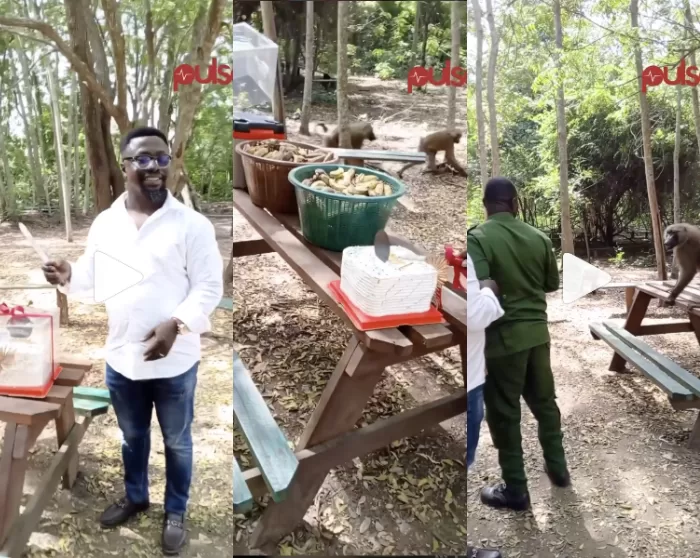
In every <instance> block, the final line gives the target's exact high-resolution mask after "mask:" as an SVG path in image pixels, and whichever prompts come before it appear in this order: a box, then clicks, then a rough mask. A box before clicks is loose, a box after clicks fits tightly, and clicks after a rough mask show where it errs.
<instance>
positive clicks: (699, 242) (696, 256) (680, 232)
mask: <svg viewBox="0 0 700 558" xmlns="http://www.w3.org/2000/svg"><path fill="white" fill-rule="evenodd" d="M664 247H665V248H666V250H673V261H674V264H675V265H677V266H678V270H679V275H678V280H677V281H676V285H675V286H674V287H673V289H672V290H671V294H670V295H669V297H668V299H667V300H666V303H665V305H666V306H673V305H674V304H675V302H676V298H677V297H678V295H680V294H681V293H682V292H683V289H685V288H686V287H687V286H688V284H689V283H690V282H691V281H692V280H693V278H694V277H695V274H696V273H697V272H698V267H700V228H698V227H696V226H695V225H690V224H688V223H678V224H676V225H669V226H668V227H666V230H665V231H664Z"/></svg>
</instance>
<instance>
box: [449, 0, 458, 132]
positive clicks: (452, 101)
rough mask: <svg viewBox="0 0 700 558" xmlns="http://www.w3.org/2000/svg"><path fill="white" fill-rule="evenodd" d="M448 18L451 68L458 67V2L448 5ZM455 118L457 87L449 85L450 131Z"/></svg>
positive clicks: (453, 125) (453, 127) (453, 126)
mask: <svg viewBox="0 0 700 558" xmlns="http://www.w3.org/2000/svg"><path fill="white" fill-rule="evenodd" d="M450 6H451V10H450V17H451V21H452V28H451V34H452V52H451V53H450V59H451V62H452V67H456V66H460V65H461V63H460V60H459V50H460V47H461V40H460V39H461V37H460V34H459V30H460V24H461V10H460V8H461V4H460V3H459V2H452V3H451V4H450ZM456 118H457V87H456V86H454V85H451V86H449V87H448V88H447V127H448V128H449V129H451V130H454V129H455V125H456V124H455V120H456Z"/></svg>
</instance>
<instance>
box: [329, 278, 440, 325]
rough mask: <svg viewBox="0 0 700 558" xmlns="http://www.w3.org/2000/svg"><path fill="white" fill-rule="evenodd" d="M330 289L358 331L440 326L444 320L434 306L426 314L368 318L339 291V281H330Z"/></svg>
mask: <svg viewBox="0 0 700 558" xmlns="http://www.w3.org/2000/svg"><path fill="white" fill-rule="evenodd" d="M328 286H329V287H330V289H331V294H332V295H333V298H335V300H336V301H337V302H338V303H340V304H342V305H343V309H344V310H345V313H346V314H347V315H348V318H350V321H352V323H353V324H354V325H355V327H356V328H357V329H359V330H360V331H369V330H372V329H387V328H392V327H399V326H419V325H430V324H441V323H444V322H445V320H444V319H443V317H442V314H441V313H440V311H439V310H438V309H437V308H435V306H434V305H431V306H430V310H428V311H427V312H421V313H419V314H394V315H393V316H380V317H375V316H368V315H367V314H365V313H364V312H363V311H362V310H360V309H359V308H357V307H356V306H355V305H354V304H353V303H352V302H350V299H349V298H348V297H347V296H345V293H343V291H342V290H340V280H339V279H336V280H335V281H331V282H330V284H329V285H328Z"/></svg>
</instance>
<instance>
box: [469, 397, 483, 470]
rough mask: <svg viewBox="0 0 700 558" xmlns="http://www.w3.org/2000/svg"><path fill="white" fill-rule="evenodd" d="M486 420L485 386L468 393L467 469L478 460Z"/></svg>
mask: <svg viewBox="0 0 700 558" xmlns="http://www.w3.org/2000/svg"><path fill="white" fill-rule="evenodd" d="M483 420H484V386H483V385H481V386H479V387H476V388H474V389H473V390H471V391H470V392H468V393H467V469H469V467H471V466H472V464H473V463H474V459H475V458H476V447H477V446H478V445H479V432H480V430H481V423H482V422H483Z"/></svg>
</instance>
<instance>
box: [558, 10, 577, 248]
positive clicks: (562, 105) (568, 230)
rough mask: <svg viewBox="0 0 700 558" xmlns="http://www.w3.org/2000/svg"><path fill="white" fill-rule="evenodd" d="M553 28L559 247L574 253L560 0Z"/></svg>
mask: <svg viewBox="0 0 700 558" xmlns="http://www.w3.org/2000/svg"><path fill="white" fill-rule="evenodd" d="M554 29H555V35H556V64H557V146H558V148H559V204H560V206H561V249H562V252H564V253H567V254H573V253H574V232H573V229H572V227H571V207H570V203H569V154H568V148H567V142H568V137H567V133H566V100H565V98H564V69H563V68H562V63H561V59H562V54H563V52H564V32H563V30H562V24H561V1H560V0H554Z"/></svg>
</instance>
